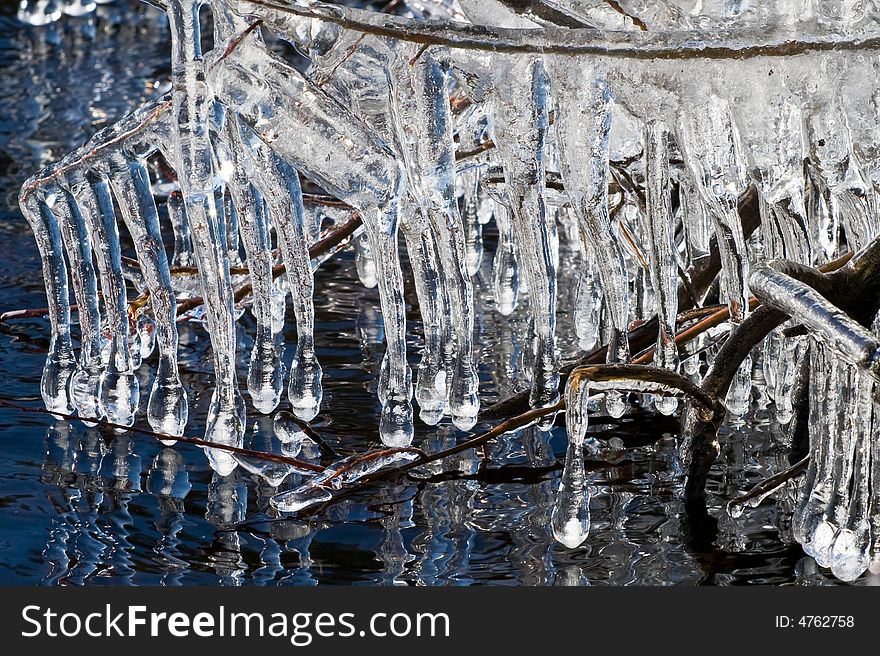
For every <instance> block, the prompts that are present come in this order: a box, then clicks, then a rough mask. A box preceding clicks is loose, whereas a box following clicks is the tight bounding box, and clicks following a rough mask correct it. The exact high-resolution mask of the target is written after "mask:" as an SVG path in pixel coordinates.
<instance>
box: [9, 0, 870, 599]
mask: <svg viewBox="0 0 880 656" xmlns="http://www.w3.org/2000/svg"><path fill="white" fill-rule="evenodd" d="M13 16H14V4H12V3H10V2H4V3H3V4H2V5H0V194H2V198H0V311H4V310H12V309H19V308H29V307H42V306H45V303H46V301H45V295H44V291H43V286H42V282H41V275H40V270H39V260H38V257H37V252H36V248H35V246H34V243H33V240H32V237H31V235H30V232H29V230H28V227H27V225H26V224H25V222H24V220H23V218H22V217H21V215H20V214H19V212H18V210H17V208H16V206H15V195H16V193H17V190H18V187H19V186H20V184H21V182H22V181H23V180H24V179H25V178H26V177H27V176H29V175H30V174H32V173H33V172H35V171H36V170H38V169H39V168H41V167H42V166H45V165H46V164H48V163H50V162H52V161H54V160H56V159H58V158H60V157H61V156H62V155H64V154H65V153H67V152H68V151H70V150H72V149H73V148H75V147H76V146H78V145H80V144H81V143H83V142H84V141H85V139H86V138H87V137H88V136H89V135H90V134H92V133H93V132H94V131H96V130H97V129H99V128H100V127H102V126H105V125H107V124H108V123H111V122H112V121H114V120H115V119H117V118H119V117H120V116H122V115H123V114H124V113H125V112H127V111H130V110H131V109H133V108H135V107H136V106H137V105H138V104H139V103H141V102H143V101H144V100H145V99H147V98H150V97H152V96H153V95H154V94H155V93H156V89H157V88H160V87H162V85H164V84H166V83H167V78H168V70H167V59H168V40H167V34H166V29H165V24H164V21H163V19H162V18H161V17H160V16H159V15H158V13H157V12H156V11H155V10H153V9H152V8H149V7H146V6H140V5H138V4H137V3H135V2H134V1H133V0H117V2H116V4H114V5H110V6H103V7H100V8H99V14H98V17H97V19H96V18H94V17H92V18H88V19H71V18H66V19H65V20H63V21H62V22H61V23H59V24H58V25H55V26H52V27H49V28H26V27H25V26H23V25H21V24H19V23H18V22H17V21H16V20H15V19H14V18H13ZM488 259H489V258H486V260H488ZM486 279H487V278H486V274H485V271H484V272H481V277H480V278H479V279H478V287H479V288H480V289H482V293H483V294H484V295H485V294H486V289H485V286H486V285H485V282H486ZM570 282H571V281H569V283H570ZM560 287H561V288H562V289H563V290H564V289H566V285H560ZM568 287H569V288H570V287H571V284H569V285H568ZM316 288H317V294H316V299H315V303H316V311H317V325H316V332H317V335H318V351H319V357H320V359H321V363H322V365H323V368H324V372H325V380H324V385H325V399H324V405H323V410H322V413H321V414H320V415H319V416H318V418H317V419H316V420H315V422H314V424H313V426H314V428H315V430H316V431H317V432H318V433H319V434H320V435H321V436H322V437H323V438H324V439H325V440H326V442H327V443H328V444H329V445H330V446H331V447H332V448H333V449H335V451H336V452H337V453H338V454H340V455H348V454H350V453H356V452H363V451H365V450H367V449H368V448H370V447H372V446H374V445H375V440H376V425H377V422H378V414H377V404H376V400H375V377H376V372H377V369H378V364H379V361H380V359H381V355H382V350H383V346H382V331H381V315H380V314H379V309H378V299H377V296H376V293H375V291H367V290H364V289H363V288H362V287H361V286H360V285H359V283H358V282H357V277H356V273H355V269H354V263H353V258H352V256H351V254H350V253H343V254H341V255H339V256H338V257H336V258H334V259H333V260H331V261H330V262H328V263H326V264H325V265H323V266H322V268H321V269H320V270H319V272H318V274H317V279H316ZM410 318H411V319H412V321H411V323H410V327H411V330H412V334H411V344H410V347H411V348H410V350H411V353H412V354H413V357H415V356H416V354H417V350H418V344H419V324H418V315H417V312H415V311H413V313H412V315H411V317H410ZM517 321H518V322H519V324H520V325H522V324H523V321H524V319H523V317H522V316H519V318H518V319H517ZM290 323H291V322H288V324H290ZM242 324H243V327H242V329H241V335H240V340H241V341H242V343H243V344H244V345H245V347H246V344H247V340H248V334H249V333H248V322H247V321H243V322H242ZM478 329H479V330H480V335H479V339H478V344H480V345H481V348H482V349H483V356H484V357H483V360H484V365H483V369H482V370H481V375H482V377H483V382H484V386H483V387H484V390H483V392H484V399H483V401H484V403H488V402H491V401H492V400H495V399H497V398H498V397H499V396H501V395H503V394H504V393H506V391H508V390H510V389H512V388H514V387H515V386H516V384H515V381H514V382H511V379H510V376H511V372H510V371H509V369H510V367H509V364H510V363H511V362H514V361H515V360H516V357H517V354H521V352H522V340H523V337H522V334H518V333H517V332H516V331H515V330H514V331H511V330H510V328H509V327H506V322H502V321H500V320H499V319H498V318H493V317H492V316H484V317H482V319H481V321H480V325H479V326H478ZM181 331H182V332H181V366H182V368H183V370H184V373H185V384H186V385H187V386H188V388H189V392H190V398H191V399H193V400H194V404H195V405H194V409H193V411H192V412H191V419H190V426H189V432H190V434H192V435H195V436H197V435H198V434H199V429H200V428H202V427H203V426H204V412H205V405H206V403H207V399H208V398H209V396H210V392H211V375H210V367H209V366H208V365H206V364H205V363H206V361H209V354H208V352H207V338H206V335H205V333H204V332H203V330H202V329H201V328H200V327H198V326H193V325H184V326H183V327H182V329H181ZM505 331H506V332H505ZM47 338H48V323H47V321H46V320H44V319H32V320H24V321H16V322H11V323H8V324H5V325H0V395H2V397H3V398H6V399H13V400H15V401H16V402H18V403H21V404H23V405H26V406H29V407H31V408H39V407H40V402H39V390H38V381H39V378H40V373H41V369H42V366H43V359H44V357H45V351H46V347H47ZM517 340H519V342H518V341H517ZM563 346H564V347H565V340H563ZM569 346H570V345H569ZM151 364H152V361H147V363H146V364H145V365H144V366H143V367H142V369H141V371H140V372H139V373H140V374H142V377H143V380H142V383H144V384H146V383H148V381H149V377H150V375H151ZM513 373H514V374H515V372H513ZM255 421H257V422H262V423H261V426H262V427H263V428H264V429H265V428H266V427H267V426H270V425H271V418H269V419H268V420H266V419H262V420H260V419H254V418H253V417H252V419H251V424H253V423H254V422H255ZM267 421H268V424H267V423H266V422H267ZM139 424H140V425H145V422H144V421H143V416H142V415H141V417H140V419H139ZM747 426H748V428H742V429H740V430H728V431H727V438H726V441H725V445H724V453H723V458H722V462H720V463H719V466H718V467H717V468H716V471H715V474H714V477H713V480H712V490H713V491H714V492H715V493H716V494H714V495H713V496H712V497H711V499H710V506H711V507H710V511H711V514H712V515H713V517H716V518H719V519H718V525H717V526H715V527H713V529H712V530H711V531H710V533H709V537H708V538H707V537H706V534H705V531H700V530H698V529H695V528H694V527H693V526H691V525H690V523H688V522H687V521H686V520H685V517H684V511H683V506H682V503H681V502H680V500H679V498H678V492H679V485H678V479H677V477H676V475H675V466H674V457H673V456H674V449H675V440H674V437H673V435H672V434H671V433H670V431H673V430H674V424H670V423H668V422H667V423H661V422H659V421H655V420H650V419H645V418H638V417H636V418H630V419H626V420H625V421H624V422H622V423H619V424H614V425H605V426H598V427H597V428H596V429H594V430H596V431H598V432H597V433H596V434H597V435H600V436H601V437H603V439H607V438H609V437H618V438H620V439H622V440H623V441H624V442H625V443H626V444H627V445H635V446H633V448H630V449H628V450H627V451H620V450H618V451H614V449H611V450H607V449H606V450H605V451H604V452H602V453H597V454H594V455H593V456H591V458H590V460H589V462H588V463H587V464H588V468H589V470H590V472H591V483H592V484H593V485H594V486H595V495H594V501H593V508H592V510H593V531H592V534H591V536H590V538H589V540H588V541H587V543H586V544H585V545H584V546H583V547H581V548H579V549H575V550H572V551H569V550H566V549H564V548H562V547H561V546H559V545H556V544H555V543H554V542H553V541H552V539H551V536H550V533H549V530H548V528H547V526H548V523H549V516H550V510H551V508H552V503H553V499H554V494H555V489H556V485H557V479H558V476H559V472H560V469H561V459H562V458H563V457H564V451H565V435H564V429H562V428H556V429H555V430H554V431H553V432H552V433H540V432H538V431H536V430H534V429H527V430H524V431H519V432H517V433H514V434H510V435H507V436H505V437H504V438H503V439H501V440H499V441H498V442H496V443H494V444H493V445H492V446H490V448H489V450H488V451H489V456H490V458H489V464H488V466H487V468H486V469H483V470H481V469H480V468H479V465H480V459H479V457H478V454H475V453H465V454H462V455H460V456H457V457H455V459H454V460H452V461H447V462H445V463H444V465H443V471H442V472H437V473H436V475H435V476H433V477H432V478H430V480H425V479H426V478H427V477H426V476H424V475H423V476H422V477H421V480H420V479H418V478H415V477H408V478H402V479H398V480H393V481H384V482H381V483H376V484H373V485H371V486H369V487H366V488H365V489H363V490H360V491H358V492H356V493H355V494H353V495H350V496H347V497H345V498H344V499H342V500H340V501H339V502H337V503H334V504H331V505H329V506H327V507H326V508H323V509H321V510H319V511H318V512H317V513H315V514H313V515H310V516H306V517H278V516H277V514H273V513H272V512H271V511H270V509H269V506H268V499H269V497H270V496H271V494H273V493H274V492H275V491H276V490H275V489H274V488H271V487H270V486H269V485H268V484H267V483H265V482H264V481H262V479H260V477H258V476H256V475H254V474H251V473H248V472H246V471H244V470H243V469H242V468H239V469H238V470H237V471H236V472H234V473H233V474H232V475H231V476H229V477H226V478H221V477H218V476H216V475H215V474H213V473H212V471H211V470H210V469H209V467H208V466H207V463H206V461H205V458H204V456H203V454H202V452H201V451H200V450H199V449H197V448H195V447H192V446H187V445H178V446H176V447H173V448H166V447H162V446H161V445H160V444H158V443H157V442H156V441H154V440H153V439H152V438H149V437H144V436H141V435H137V434H130V435H123V436H115V438H114V436H112V435H109V434H106V433H101V432H99V431H98V430H96V429H94V428H86V427H85V426H84V425H82V424H80V423H78V422H73V423H69V422H65V421H59V420H56V419H53V418H51V417H49V416H47V415H42V414H35V413H23V412H19V411H15V410H11V409H8V408H3V407H0V583H3V584H33V585H81V584H91V585H101V584H113V585H145V584H167V585H205V584H224V585H239V584H254V585H269V584H271V585H277V584H291V585H315V584H319V583H321V584H327V583H331V584H365V585H374V584H400V585H416V584H423V585H468V584H478V583H482V584H489V583H490V584H499V585H511V584H526V585H589V584H594V585H595V584H612V585H624V584H651V585H655V584H656V585H671V584H718V585H727V584H743V583H771V584H790V583H795V582H797V583H807V584H821V583H830V582H832V581H830V580H829V577H828V576H827V575H826V574H823V573H822V572H821V571H816V567H815V564H814V563H813V562H812V560H811V559H809V558H805V557H804V555H803V553H802V552H801V550H800V548H799V547H798V546H797V545H796V544H795V545H792V544H791V543H790V540H787V539H784V533H783V534H781V533H780V531H779V529H778V526H780V525H784V523H785V518H784V517H780V516H778V515H779V514H780V513H778V509H777V508H776V506H775V504H774V503H772V502H768V503H767V504H765V505H764V506H761V507H760V508H758V509H756V510H752V511H748V512H747V513H746V514H745V515H744V516H743V518H741V519H740V520H737V521H733V520H731V519H730V518H727V517H726V516H725V515H724V513H723V511H722V508H723V505H724V501H725V499H726V498H727V497H728V496H730V495H732V494H735V493H736V492H737V491H740V492H741V491H743V490H745V489H748V487H749V486H750V485H751V484H754V483H755V482H757V481H758V480H760V479H761V478H762V477H763V476H766V475H767V474H769V473H773V472H774V471H777V470H778V469H779V468H780V467H782V466H785V463H786V461H785V458H784V453H780V452H779V449H778V447H777V446H776V444H778V441H777V440H776V438H775V437H774V435H773V429H772V426H771V424H770V422H769V421H767V420H766V413H765V412H764V411H762V410H760V408H758V409H756V410H755V415H754V416H753V417H752V418H751V419H750V423H749V424H747ZM461 437H462V436H461V434H459V433H457V432H455V431H454V430H453V429H451V428H449V427H441V428H439V429H428V428H427V427H425V426H423V425H421V424H419V428H418V435H417V438H416V443H417V444H419V445H422V446H423V447H425V448H430V449H437V448H440V447H441V446H442V445H449V444H452V443H454V441H455V440H456V439H461ZM275 446H276V447H277V444H276V445H275ZM304 455H305V456H306V457H309V456H310V457H313V458H315V460H316V461H318V460H320V458H321V454H320V452H319V451H317V450H316V449H311V450H310V451H307V452H306V453H305V454H304ZM169 472H170V473H169ZM293 484H294V481H293V480H290V481H286V482H285V483H283V484H282V486H283V487H289V486H291V485H293ZM864 581H867V579H863V582H864Z"/></svg>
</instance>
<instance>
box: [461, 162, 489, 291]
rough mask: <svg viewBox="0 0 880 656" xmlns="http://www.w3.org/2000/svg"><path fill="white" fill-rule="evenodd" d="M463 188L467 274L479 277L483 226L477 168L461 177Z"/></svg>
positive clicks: (462, 214) (462, 174) (481, 259)
mask: <svg viewBox="0 0 880 656" xmlns="http://www.w3.org/2000/svg"><path fill="white" fill-rule="evenodd" d="M459 179H460V180H461V181H462V187H463V194H462V195H463V197H464V201H463V207H462V212H461V218H462V224H463V226H464V232H465V250H466V253H467V259H466V263H467V272H468V275H469V276H475V275H477V271H479V270H480V263H481V262H482V261H483V224H482V223H481V222H480V216H479V210H480V200H481V199H480V176H479V172H478V170H477V169H476V168H473V169H468V170H467V171H464V172H462V173H461V175H460V176H459Z"/></svg>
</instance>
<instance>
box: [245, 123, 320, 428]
mask: <svg viewBox="0 0 880 656" xmlns="http://www.w3.org/2000/svg"><path fill="white" fill-rule="evenodd" d="M250 146H251V147H250V149H249V151H250V152H251V153H252V154H253V155H254V156H255V163H256V166H255V167H254V168H255V169H256V171H257V174H258V175H257V178H258V180H257V182H256V184H257V186H258V187H259V188H260V190H261V192H262V195H263V198H265V199H266V203H267V205H268V207H269V212H270V216H271V217H272V222H273V224H274V225H275V234H276V236H277V237H278V243H279V245H280V246H281V259H282V260H283V261H284V266H285V270H286V272H287V274H286V275H287V283H288V285H289V286H290V289H291V299H292V302H293V311H294V315H295V316H296V333H297V334H296V338H297V343H296V351H295V353H294V356H293V362H292V363H291V366H290V385H289V386H288V399H289V400H290V404H291V406H292V407H293V412H294V414H296V415H297V416H298V417H299V418H300V419H302V420H304V421H311V420H312V419H314V418H315V416H316V415H317V414H318V411H319V409H320V407H321V400H322V398H323V395H324V392H323V387H322V385H321V376H322V371H321V365H320V364H318V359H317V357H316V355H315V336H314V327H315V307H314V303H313V301H312V296H313V293H314V286H315V283H314V277H313V272H312V267H311V259H310V258H309V244H308V236H307V227H306V225H305V221H304V216H303V204H302V189H301V188H300V183H299V175H298V173H297V172H296V170H294V169H293V168H292V167H290V166H289V165H288V164H286V163H285V162H284V161H283V160H281V159H280V158H278V157H276V156H275V155H274V154H272V152H271V151H270V150H268V148H266V147H265V145H264V144H263V143H262V142H260V141H259V140H257V139H254V140H251V141H250Z"/></svg>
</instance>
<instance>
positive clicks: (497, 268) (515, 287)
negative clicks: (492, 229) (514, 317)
mask: <svg viewBox="0 0 880 656" xmlns="http://www.w3.org/2000/svg"><path fill="white" fill-rule="evenodd" d="M495 225H496V226H497V227H498V245H497V246H496V250H495V258H494V259H493V261H492V293H493V296H494V299H495V306H496V307H497V308H498V312H499V313H500V314H501V315H502V316H505V317H507V316H510V315H511V314H513V311H514V310H515V309H516V306H517V304H518V303H519V264H518V258H517V253H516V246H515V242H514V239H513V225H512V224H511V223H510V219H509V218H508V212H507V207H506V206H505V205H504V204H503V203H500V202H499V203H496V204H495Z"/></svg>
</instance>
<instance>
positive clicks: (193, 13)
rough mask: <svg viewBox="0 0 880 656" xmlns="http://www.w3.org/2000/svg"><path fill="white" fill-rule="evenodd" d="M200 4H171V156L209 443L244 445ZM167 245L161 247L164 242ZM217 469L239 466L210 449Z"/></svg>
mask: <svg viewBox="0 0 880 656" xmlns="http://www.w3.org/2000/svg"><path fill="white" fill-rule="evenodd" d="M199 6H200V4H199V3H198V2H196V1H195V0H171V1H170V2H169V8H168V10H167V14H168V20H169V24H170V27H171V46H172V54H171V65H172V81H173V92H172V109H171V113H172V117H173V120H172V122H171V124H172V136H173V144H172V152H171V160H170V161H172V162H174V163H175V168H176V169H177V172H178V179H179V181H180V186H181V192H182V193H183V202H184V206H185V208H186V217H187V221H188V222H189V226H190V233H191V236H192V243H193V249H194V252H195V255H196V258H197V262H198V266H199V275H200V279H201V282H202V290H203V295H204V296H205V297H206V298H209V299H211V302H209V303H207V304H206V306H205V309H206V311H207V312H206V316H207V321H208V328H209V331H210V334H211V345H212V347H213V352H214V376H215V385H216V386H215V388H214V394H213V397H212V399H211V407H210V410H209V413H208V415H209V416H208V425H207V427H206V429H205V437H206V439H208V440H212V441H216V442H219V443H222V444H227V445H233V446H240V445H241V443H242V439H243V431H244V421H245V411H244V401H243V399H242V398H241V395H240V394H239V392H238V384H237V382H236V376H235V327H234V325H233V298H232V283H231V281H230V277H229V257H228V254H227V252H226V248H225V244H224V241H225V239H224V236H222V235H221V226H220V225H219V224H218V216H217V208H216V206H215V205H214V191H213V170H212V151H211V145H210V141H209V139H210V134H209V119H210V114H211V112H212V111H213V108H214V105H213V99H212V94H211V89H210V88H209V84H208V81H207V80H206V67H205V63H204V59H203V58H202V52H201V31H200V26H199V15H198V10H199ZM160 245H161V244H160ZM207 454H208V458H209V460H210V461H211V466H212V467H214V469H215V471H217V472H218V473H219V474H220V475H221V476H224V475H228V474H229V473H230V472H231V471H232V470H233V469H234V468H235V465H236V462H235V460H234V459H233V458H232V457H231V456H230V455H229V454H228V453H226V452H222V451H219V450H210V449H209V450H208V451H207Z"/></svg>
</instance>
